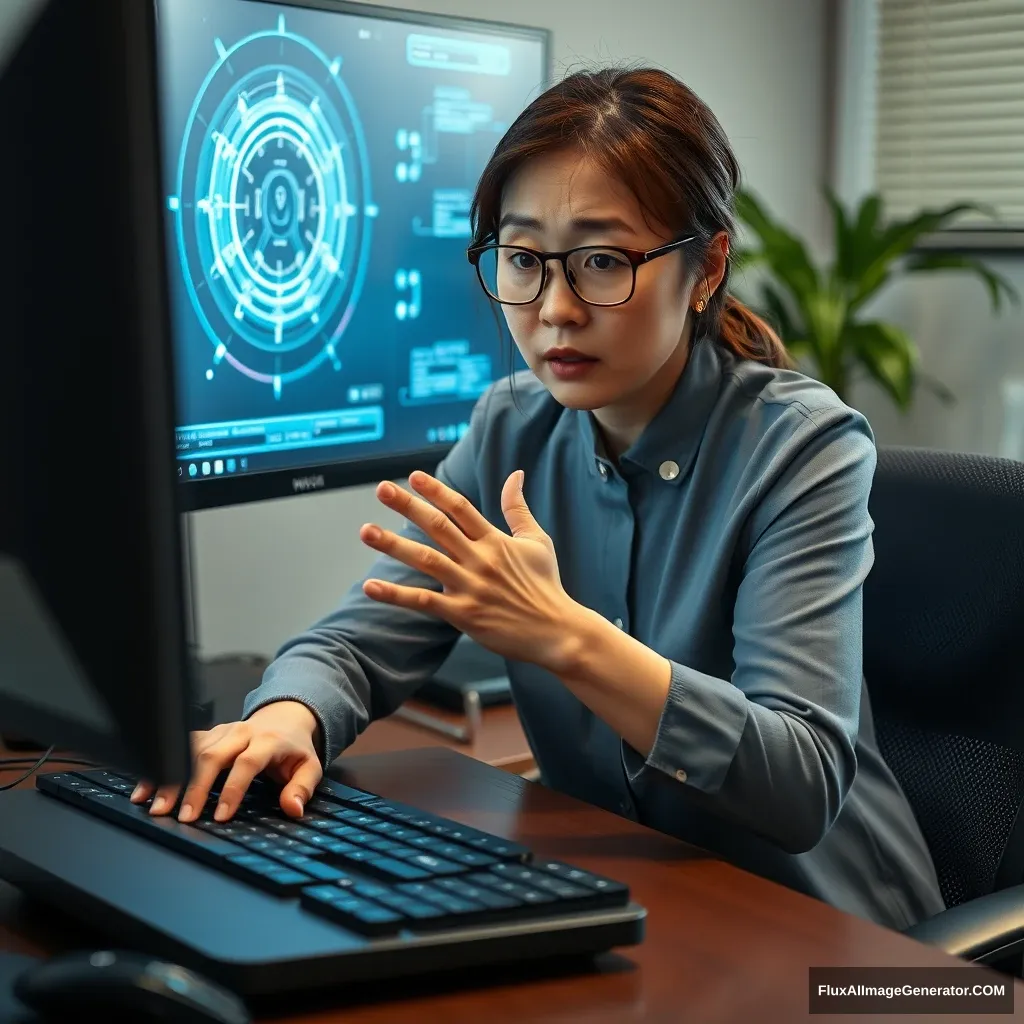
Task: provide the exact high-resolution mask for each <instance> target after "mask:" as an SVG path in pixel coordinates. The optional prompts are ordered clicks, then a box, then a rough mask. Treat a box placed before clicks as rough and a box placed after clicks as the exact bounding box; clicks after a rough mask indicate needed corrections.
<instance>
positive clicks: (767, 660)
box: [623, 415, 876, 853]
mask: <svg viewBox="0 0 1024 1024" xmlns="http://www.w3.org/2000/svg"><path fill="white" fill-rule="evenodd" d="M801 434H802V436H801ZM808 435H809V436H808ZM793 447H794V448H796V454H795V455H794V456H793V457H792V458H791V459H790V460H789V461H788V462H787V463H786V465H785V467H784V468H783V469H781V471H777V472H771V471H769V470H766V473H765V477H764V478H765V479H769V480H770V481H771V482H770V483H768V484H767V485H765V486H766V487H767V490H766V493H764V494H761V493H758V495H757V497H756V500H755V504H754V510H753V512H752V516H751V536H752V537H753V538H754V539H753V542H752V545H751V547H750V551H749V555H748V557H747V559H746V563H745V565H744V566H743V571H742V577H741V581H740V583H739V586H738V590H737V596H736V603H735V609H734V616H733V640H734V647H733V662H734V671H733V674H732V678H731V679H718V678H715V677H713V676H710V675H706V674H704V673H702V672H698V671H696V670H694V669H692V668H689V667H687V666H686V665H680V664H677V663H673V664H672V673H671V684H670V688H669V694H668V698H667V700H666V702H665V705H664V708H663V710H662V714H661V718H660V721H659V725H658V731H657V736H656V740H655V743H654V746H653V748H652V750H651V752H650V755H649V756H648V757H647V759H646V762H645V761H644V760H643V758H641V756H640V755H639V754H638V753H637V752H636V751H635V750H633V749H632V748H631V747H629V746H628V744H625V743H624V744H623V764H624V768H625V771H626V775H627V779H628V781H629V783H630V785H631V787H632V788H633V790H634V793H635V795H636V796H637V798H638V801H639V802H640V803H641V804H642V802H643V794H644V792H645V791H646V790H649V789H650V787H652V786H654V787H656V788H657V789H658V790H659V791H661V792H662V793H663V792H664V787H665V786H674V787H677V789H678V791H679V792H678V796H679V797H680V799H681V800H685V801H687V802H693V803H695V804H698V805H700V806H701V807H703V808H705V809H707V810H709V811H711V812H713V813H715V814H717V815H721V816H725V817H727V818H729V819H731V820H733V821H734V822H736V823H738V824H741V825H743V826H744V827H746V828H749V829H750V830H751V831H753V832H755V833H757V834H759V835H761V836H762V837H764V838H766V839H768V840H770V841H772V842H774V843H775V844H777V845H778V846H780V847H782V848H783V849H784V850H786V851H787V852H789V853H799V852H803V851H806V850H809V849H812V848H813V847H814V846H815V845H817V843H818V842H819V841H820V839H821V838H822V836H824V835H825V833H826V832H827V831H828V829H829V828H830V827H831V825H832V823H833V822H834V821H835V819H836V817H837V815H838V814H839V810H840V807H841V805H842V803H843V800H844V798H845V796H846V794H847V792H848V791H849V789H850V786H851V785H852V783H853V779H854V776H855V775H856V771H857V760H856V755H855V753H854V747H855V744H856V740H857V730H858V722H859V717H860V696H861V685H862V661H863V653H862V592H863V583H864V579H865V578H866V576H867V574H868V572H869V570H870V568H871V565H872V562H873V557H874V556H873V548H872V544H871V533H872V523H871V519H870V516H869V513H868V496H869V493H870V489H871V482H872V479H873V476H874V469H875V462H876V451H875V446H874V442H873V439H872V437H871V433H870V428H869V427H868V425H867V423H866V421H865V420H863V418H862V417H859V416H857V415H853V416H847V417H845V418H844V419H843V420H842V421H841V422H840V423H838V424H835V423H833V424H832V425H830V426H828V427H827V428H825V429H821V428H818V427H816V426H815V425H814V423H813V421H811V420H807V421H806V423H805V429H804V430H803V431H801V432H798V433H797V438H795V439H794V445H793Z"/></svg>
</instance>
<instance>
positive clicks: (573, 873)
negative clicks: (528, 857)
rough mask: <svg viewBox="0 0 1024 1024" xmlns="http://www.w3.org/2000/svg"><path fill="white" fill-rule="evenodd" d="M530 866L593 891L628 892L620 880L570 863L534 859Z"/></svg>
mask: <svg viewBox="0 0 1024 1024" xmlns="http://www.w3.org/2000/svg"><path fill="white" fill-rule="evenodd" d="M532 866H533V867H535V868H539V869H540V870H542V871H546V872H548V873H549V874H552V875H556V876H557V877H558V878H561V879H564V880H565V881H566V882H572V883H573V884H574V885H582V886H584V887H585V888H587V889H593V890H594V891H595V892H605V893H615V894H618V895H628V893H629V887H628V886H625V885H623V884H622V882H616V881H615V880H614V879H612V878H604V877H602V876H601V875H595V874H593V873H592V872H590V871H584V870H583V869H582V868H574V867H572V865H570V864H563V863H562V862H561V861H557V860H543V861H535V862H534V864H533V865H532Z"/></svg>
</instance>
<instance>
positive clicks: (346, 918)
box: [300, 886, 409, 936]
mask: <svg viewBox="0 0 1024 1024" xmlns="http://www.w3.org/2000/svg"><path fill="white" fill-rule="evenodd" d="M300 901H301V903H302V905H303V906H304V907H306V908H307V909H308V910H312V911H314V912H315V913H317V914H320V915H321V916H323V917H326V918H328V919H330V920H332V921H337V922H338V923H339V924H342V925H345V926H346V927H348V928H351V929H352V931H355V932H359V933H361V934H363V935H368V936H374V935H395V934H397V933H398V932H399V931H401V930H402V928H404V927H405V926H406V925H407V924H408V923H409V919H408V918H406V917H405V916H404V915H403V914H401V913H399V912H398V911H397V910H392V909H390V908H389V907H384V906H381V904H379V903H374V902H371V901H370V900H367V899H361V898H359V897H357V896H352V895H351V894H350V893H348V892H347V891H344V890H339V895H334V894H333V893H329V892H328V891H326V890H325V889H323V888H321V887H319V886H317V887H315V888H313V889H310V888H306V889H303V890H302V892H301V895H300Z"/></svg>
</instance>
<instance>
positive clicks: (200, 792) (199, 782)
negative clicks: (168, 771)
mask: <svg viewBox="0 0 1024 1024" xmlns="http://www.w3.org/2000/svg"><path fill="white" fill-rule="evenodd" d="M249 740H250V733H248V732H247V731H246V730H244V729H238V730H235V731H232V732H229V733H226V734H224V735H222V736H220V737H219V738H217V739H215V740H213V741H212V742H208V743H207V744H206V745H205V746H204V747H202V748H201V749H199V750H197V751H196V755H195V766H194V767H193V769H192V778H191V780H190V781H189V785H188V788H187V789H186V790H185V795H184V796H183V797H182V798H181V809H180V810H179V811H178V821H193V820H194V819H195V818H198V817H199V815H200V814H202V813H203V808H204V807H206V801H207V798H208V797H209V795H210V788H211V787H212V786H213V784H214V782H216V780H217V776H218V775H220V773H221V772H222V771H224V769H225V768H227V766H228V765H229V764H231V763H232V762H233V761H234V760H235V758H237V757H238V755H239V754H241V752H242V751H243V750H245V748H246V747H247V746H248V745H249Z"/></svg>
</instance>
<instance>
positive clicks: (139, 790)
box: [131, 782, 142, 800]
mask: <svg viewBox="0 0 1024 1024" xmlns="http://www.w3.org/2000/svg"><path fill="white" fill-rule="evenodd" d="M140 796H142V783H141V782H140V783H139V784H138V785H137V786H136V787H135V788H134V789H133V790H132V796H131V798H132V800H138V799H139V797H140Z"/></svg>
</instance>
